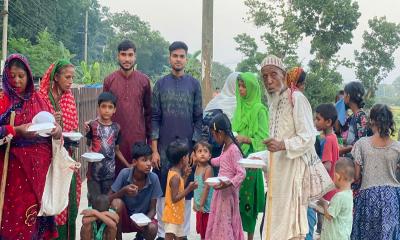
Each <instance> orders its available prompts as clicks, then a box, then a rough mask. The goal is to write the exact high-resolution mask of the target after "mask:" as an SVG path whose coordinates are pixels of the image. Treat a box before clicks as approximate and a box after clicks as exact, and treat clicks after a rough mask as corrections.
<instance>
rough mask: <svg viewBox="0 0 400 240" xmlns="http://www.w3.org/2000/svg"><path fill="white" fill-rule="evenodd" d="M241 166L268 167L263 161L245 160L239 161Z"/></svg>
mask: <svg viewBox="0 0 400 240" xmlns="http://www.w3.org/2000/svg"><path fill="white" fill-rule="evenodd" d="M239 164H240V165H242V167H244V168H263V167H265V166H266V164H265V162H264V161H263V160H256V159H247V158H243V159H240V160H239Z"/></svg>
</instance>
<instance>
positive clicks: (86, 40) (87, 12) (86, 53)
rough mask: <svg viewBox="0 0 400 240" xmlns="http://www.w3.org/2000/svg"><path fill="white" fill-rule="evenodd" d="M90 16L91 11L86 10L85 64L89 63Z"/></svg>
mask: <svg viewBox="0 0 400 240" xmlns="http://www.w3.org/2000/svg"><path fill="white" fill-rule="evenodd" d="M88 15H89V11H88V9H86V14H85V56H84V58H85V62H86V63H87V62H88V49H87V48H88Z"/></svg>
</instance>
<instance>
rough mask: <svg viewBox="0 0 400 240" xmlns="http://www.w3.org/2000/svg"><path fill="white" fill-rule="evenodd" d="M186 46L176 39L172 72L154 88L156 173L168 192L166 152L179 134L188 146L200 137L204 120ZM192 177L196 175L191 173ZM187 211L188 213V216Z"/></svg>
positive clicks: (160, 226) (159, 210)
mask: <svg viewBox="0 0 400 240" xmlns="http://www.w3.org/2000/svg"><path fill="white" fill-rule="evenodd" d="M187 50H188V49H187V46H186V44H185V43H183V42H174V43H172V44H171V46H170V47H169V51H170V57H169V61H170V64H171V68H172V70H171V73H170V74H168V75H166V76H164V77H162V78H161V79H159V80H158V81H157V82H156V84H155V85H154V89H153V102H152V106H153V115H152V128H153V130H152V140H153V141H152V150H153V164H154V167H155V168H154V170H153V171H154V172H155V173H156V174H157V175H158V178H159V179H160V184H161V188H162V190H163V192H164V194H165V186H166V181H167V174H168V168H169V164H168V161H167V157H166V154H165V151H166V149H167V146H168V144H170V143H171V142H172V141H174V140H175V139H176V138H177V137H178V138H180V139H186V140H187V141H188V144H189V147H190V148H192V147H193V143H194V142H196V141H198V140H199V139H200V137H201V126H202V119H203V109H202V98H201V87H200V83H199V81H198V80H197V79H195V78H193V77H192V76H190V75H187V74H185V71H184V69H185V65H186V62H187V58H186V55H187ZM190 177H192V179H193V174H191V176H189V180H188V181H190ZM192 197H193V194H190V195H188V196H187V197H186V202H185V224H184V233H185V235H188V234H189V230H190V228H189V226H190V212H191V201H190V199H191V198H192ZM164 199H165V198H164V197H163V198H159V199H158V200H157V218H158V219H162V210H163V207H164ZM186 213H187V214H188V215H186ZM158 223H159V224H158V236H159V237H164V236H165V232H164V225H163V223H162V222H161V221H159V222H158Z"/></svg>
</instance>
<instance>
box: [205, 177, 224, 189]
mask: <svg viewBox="0 0 400 240" xmlns="http://www.w3.org/2000/svg"><path fill="white" fill-rule="evenodd" d="M205 182H206V183H207V184H208V185H209V186H211V187H214V186H217V185H218V184H219V183H220V182H221V180H220V178H219V177H210V178H207V179H206V181H205Z"/></svg>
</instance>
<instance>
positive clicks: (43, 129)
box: [27, 123, 56, 135]
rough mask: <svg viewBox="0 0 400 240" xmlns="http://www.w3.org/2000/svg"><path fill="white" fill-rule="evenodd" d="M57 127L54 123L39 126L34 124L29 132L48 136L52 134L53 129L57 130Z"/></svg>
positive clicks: (39, 124)
mask: <svg viewBox="0 0 400 240" xmlns="http://www.w3.org/2000/svg"><path fill="white" fill-rule="evenodd" d="M55 127H56V125H54V123H37V124H32V125H30V126H29V128H28V130H27V131H28V132H36V133H38V134H40V135H42V134H48V133H51V131H52V130H53V128H55Z"/></svg>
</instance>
